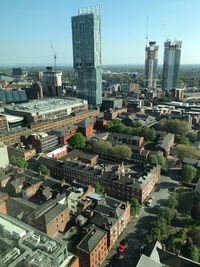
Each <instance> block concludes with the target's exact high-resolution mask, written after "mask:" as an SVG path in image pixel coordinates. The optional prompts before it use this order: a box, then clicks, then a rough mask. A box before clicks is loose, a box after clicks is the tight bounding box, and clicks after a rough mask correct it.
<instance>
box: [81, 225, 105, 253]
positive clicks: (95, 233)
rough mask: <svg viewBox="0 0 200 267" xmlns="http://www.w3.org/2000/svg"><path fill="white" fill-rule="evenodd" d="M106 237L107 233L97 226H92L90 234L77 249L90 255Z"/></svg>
mask: <svg viewBox="0 0 200 267" xmlns="http://www.w3.org/2000/svg"><path fill="white" fill-rule="evenodd" d="M105 235H106V232H105V231H103V230H101V229H99V228H98V227H96V226H92V227H91V229H90V231H89V232H88V234H87V235H86V236H85V237H84V238H83V240H82V241H81V242H80V243H79V244H78V246H77V248H78V249H81V250H84V251H86V252H88V253H90V252H92V251H93V250H94V248H95V247H96V246H97V245H98V244H99V242H100V241H101V240H102V239H103V237H104V236H105Z"/></svg>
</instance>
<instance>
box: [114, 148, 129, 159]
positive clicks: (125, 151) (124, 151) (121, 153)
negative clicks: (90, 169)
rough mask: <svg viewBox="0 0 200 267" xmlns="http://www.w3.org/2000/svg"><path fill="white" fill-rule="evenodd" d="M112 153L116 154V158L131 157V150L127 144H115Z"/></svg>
mask: <svg viewBox="0 0 200 267" xmlns="http://www.w3.org/2000/svg"><path fill="white" fill-rule="evenodd" d="M112 154H113V155H115V156H117V157H118V158H123V159H126V158H131V156H132V150H131V148H130V147H128V146H127V145H116V146H113V149H112Z"/></svg>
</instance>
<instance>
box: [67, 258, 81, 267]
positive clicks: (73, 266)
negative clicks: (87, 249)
mask: <svg viewBox="0 0 200 267" xmlns="http://www.w3.org/2000/svg"><path fill="white" fill-rule="evenodd" d="M79 266H80V265H79V258H78V257H75V258H74V260H73V262H72V263H71V264H70V265H69V267H79Z"/></svg>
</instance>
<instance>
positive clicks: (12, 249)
mask: <svg viewBox="0 0 200 267" xmlns="http://www.w3.org/2000/svg"><path fill="white" fill-rule="evenodd" d="M0 243H1V247H0V266H2V267H7V266H21V265H22V261H23V262H24V261H25V262H24V263H25V265H26V266H29V264H31V263H34V266H36V267H47V266H60V265H62V264H63V266H66V265H65V263H66V261H68V260H71V259H72V258H73V257H74V255H73V254H71V253H70V252H67V245H66V244H65V243H64V242H62V241H60V240H56V239H53V238H50V237H49V236H47V235H45V234H44V233H42V232H40V231H38V230H35V229H34V228H32V227H30V226H28V225H27V224H25V223H22V222H21V221H19V220H17V219H15V218H12V217H10V216H8V215H5V214H0ZM60 255H63V260H62V262H60ZM65 255H67V256H65ZM24 259H25V260H24ZM31 265H32V264H31Z"/></svg>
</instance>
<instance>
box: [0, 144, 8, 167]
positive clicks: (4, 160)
mask: <svg viewBox="0 0 200 267" xmlns="http://www.w3.org/2000/svg"><path fill="white" fill-rule="evenodd" d="M8 165H9V158H8V149H7V146H6V145H4V144H3V143H0V168H6V167H8Z"/></svg>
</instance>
